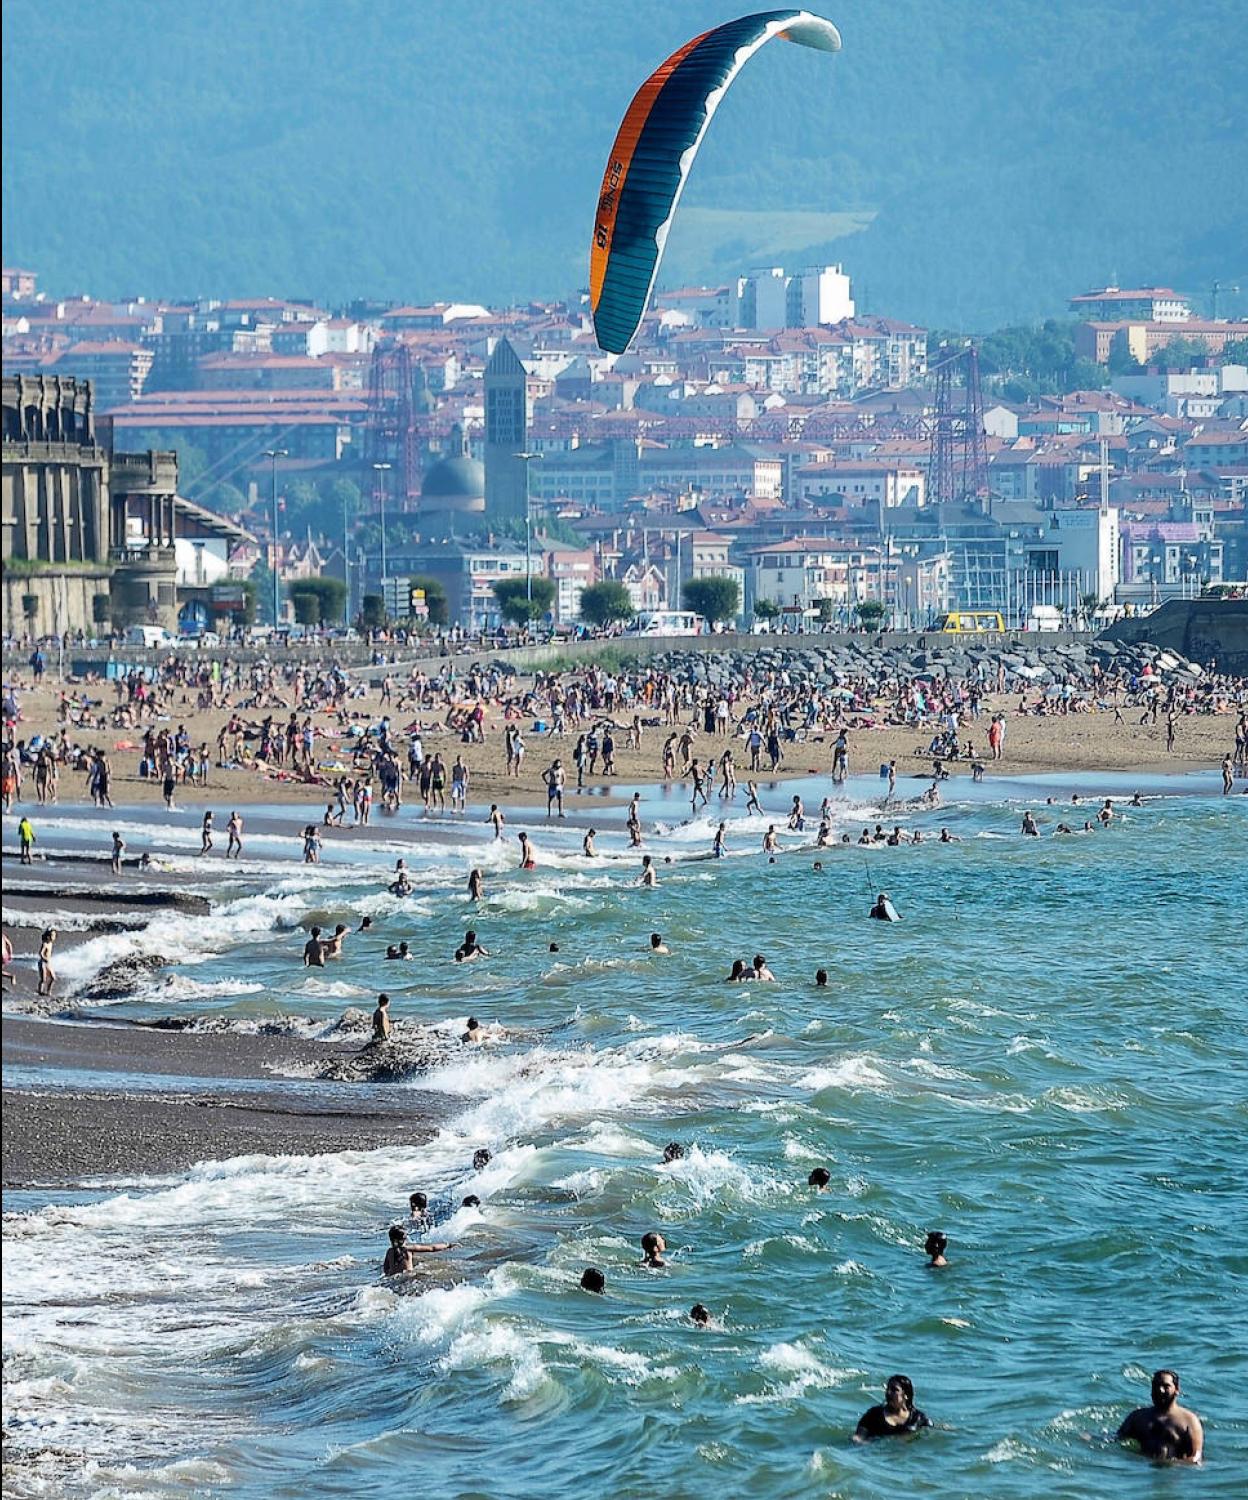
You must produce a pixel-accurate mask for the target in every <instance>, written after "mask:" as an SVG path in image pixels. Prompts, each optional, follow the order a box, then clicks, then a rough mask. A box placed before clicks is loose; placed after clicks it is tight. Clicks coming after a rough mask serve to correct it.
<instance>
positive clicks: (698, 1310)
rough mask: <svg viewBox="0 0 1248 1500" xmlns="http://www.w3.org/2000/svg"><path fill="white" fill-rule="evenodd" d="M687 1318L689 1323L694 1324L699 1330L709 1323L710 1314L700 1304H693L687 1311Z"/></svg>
mask: <svg viewBox="0 0 1248 1500" xmlns="http://www.w3.org/2000/svg"><path fill="white" fill-rule="evenodd" d="M689 1318H690V1321H691V1322H694V1323H696V1324H697V1325H698V1327H699V1328H705V1327H706V1325H707V1324H708V1323H709V1322H710V1321H711V1314H710V1311H709V1309H708V1308H705V1307H703V1306H702V1304H701V1303H700V1302H695V1303H694V1304H693V1306H692V1307H691V1308H690V1309H689Z"/></svg>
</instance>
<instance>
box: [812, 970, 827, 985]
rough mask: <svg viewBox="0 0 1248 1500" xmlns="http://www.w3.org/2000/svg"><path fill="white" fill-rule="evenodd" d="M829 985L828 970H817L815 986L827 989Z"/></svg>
mask: <svg viewBox="0 0 1248 1500" xmlns="http://www.w3.org/2000/svg"><path fill="white" fill-rule="evenodd" d="M827 987H828V971H827V970H826V969H816V970H815V988H816V989H818V990H826V989H827Z"/></svg>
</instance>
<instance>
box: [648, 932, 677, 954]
mask: <svg viewBox="0 0 1248 1500" xmlns="http://www.w3.org/2000/svg"><path fill="white" fill-rule="evenodd" d="M671 951H672V950H671V949H670V948H669V947H668V946H667V944H666V943H665V942H664V941H663V934H662V933H661V932H652V933H651V934H650V952H651V953H670V952H671Z"/></svg>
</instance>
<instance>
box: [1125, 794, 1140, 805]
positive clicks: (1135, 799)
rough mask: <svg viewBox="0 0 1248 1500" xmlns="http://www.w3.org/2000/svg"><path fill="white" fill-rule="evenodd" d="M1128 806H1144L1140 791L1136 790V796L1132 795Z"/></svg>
mask: <svg viewBox="0 0 1248 1500" xmlns="http://www.w3.org/2000/svg"><path fill="white" fill-rule="evenodd" d="M1127 806H1128V807H1143V806H1144V803H1143V802H1142V801H1141V799H1140V794H1139V792H1136V794H1135V796H1134V797H1132V798H1131V800H1130V802H1128V803H1127Z"/></svg>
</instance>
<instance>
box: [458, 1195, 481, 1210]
mask: <svg viewBox="0 0 1248 1500" xmlns="http://www.w3.org/2000/svg"><path fill="white" fill-rule="evenodd" d="M459 1206H460V1208H480V1207H481V1200H480V1198H478V1197H477V1195H476V1193H468V1194H466V1195H465V1196H464V1198H463V1199H462V1201H461V1202H460V1205H459Z"/></svg>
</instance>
